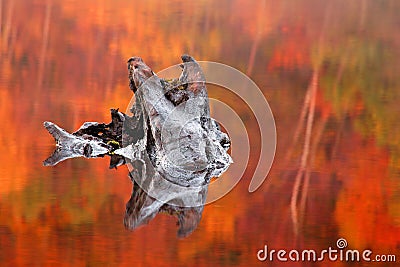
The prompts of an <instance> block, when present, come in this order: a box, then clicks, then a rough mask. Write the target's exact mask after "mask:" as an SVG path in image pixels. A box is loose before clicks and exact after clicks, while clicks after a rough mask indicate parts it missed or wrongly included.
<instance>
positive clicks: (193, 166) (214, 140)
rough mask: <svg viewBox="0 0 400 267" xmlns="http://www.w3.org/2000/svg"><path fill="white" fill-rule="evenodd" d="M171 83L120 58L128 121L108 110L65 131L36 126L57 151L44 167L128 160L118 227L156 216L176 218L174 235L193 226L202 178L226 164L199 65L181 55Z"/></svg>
mask: <svg viewBox="0 0 400 267" xmlns="http://www.w3.org/2000/svg"><path fill="white" fill-rule="evenodd" d="M182 62H183V63H182V64H181V67H182V74H181V76H180V77H179V78H175V79H171V80H167V79H161V78H159V77H158V76H157V75H156V74H155V73H154V72H153V71H152V70H151V69H150V68H149V67H148V66H147V65H146V64H145V63H144V62H143V60H142V59H141V58H139V57H132V58H130V59H129V60H128V62H127V63H128V73H129V75H128V77H129V87H130V89H131V90H132V91H133V92H134V93H135V103H134V105H133V107H132V108H131V111H132V114H133V116H128V115H126V114H124V113H122V112H119V111H118V110H116V109H112V110H111V118H112V120H111V122H110V123H108V124H104V123H97V122H87V123H84V124H83V125H82V126H81V127H80V128H79V129H78V130H77V131H76V132H74V133H72V134H70V133H67V132H66V131H65V130H63V129H62V128H60V127H58V126H57V125H55V124H54V123H51V122H45V123H44V126H45V127H46V129H47V130H48V131H49V132H50V134H52V135H53V137H54V138H55V140H56V144H57V149H56V151H55V152H54V153H53V155H52V156H51V157H49V158H48V159H47V160H45V161H44V165H46V166H53V165H55V164H57V163H59V162H61V161H63V160H65V159H67V158H73V157H87V158H91V157H102V156H105V155H108V156H111V161H110V168H112V167H116V166H119V165H121V164H125V163H129V165H130V166H132V169H131V171H130V178H131V180H132V183H133V185H134V186H133V191H132V197H131V199H130V200H129V202H128V203H127V207H126V214H125V219H124V223H125V226H126V227H127V228H128V229H135V228H136V227H138V226H140V225H142V224H144V223H147V222H148V221H149V220H151V219H152V218H153V217H154V216H155V215H156V214H157V213H158V212H167V213H169V214H171V215H175V216H177V217H178V222H179V225H180V230H179V231H178V235H179V236H186V235H187V234H189V233H191V232H192V231H193V230H194V229H195V228H196V227H197V224H198V222H199V221H200V218H201V213H202V210H203V206H204V203H205V199H206V194H207V189H208V184H209V181H210V179H211V178H212V177H218V176H220V175H221V174H222V173H223V172H224V171H225V170H226V169H227V168H228V167H229V165H230V164H231V162H232V159H231V157H230V156H229V154H228V153H227V150H228V148H229V146H230V141H229V138H228V136H227V135H226V134H225V133H223V132H221V131H220V128H219V126H218V123H217V122H216V121H214V120H213V119H212V118H211V117H210V109H209V100H208V95H207V89H206V86H205V77H204V75H203V72H202V70H201V68H200V66H199V64H198V63H197V62H196V61H195V60H194V59H193V58H192V57H191V56H188V55H183V56H182Z"/></svg>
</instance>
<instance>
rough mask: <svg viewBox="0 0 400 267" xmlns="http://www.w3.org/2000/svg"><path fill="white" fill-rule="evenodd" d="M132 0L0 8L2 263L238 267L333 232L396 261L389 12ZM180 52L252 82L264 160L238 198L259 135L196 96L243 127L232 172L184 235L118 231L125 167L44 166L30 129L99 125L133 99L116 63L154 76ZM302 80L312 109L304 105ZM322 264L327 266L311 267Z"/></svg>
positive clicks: (43, 152) (38, 134) (399, 134)
mask: <svg viewBox="0 0 400 267" xmlns="http://www.w3.org/2000/svg"><path fill="white" fill-rule="evenodd" d="M131 2H132V1H131ZM131 2H129V3H127V2H126V1H122V0H117V1H106V0H98V1H94V0H83V1H75V0H62V1H51V0H46V1H34V0H0V6H1V12H0V14H1V16H0V23H1V29H0V36H1V39H0V43H1V47H0V52H1V61H0V68H1V75H0V118H1V122H2V126H3V128H2V131H1V132H0V145H1V147H2V152H3V153H1V155H0V162H1V165H0V248H1V249H0V261H1V263H2V264H3V263H4V264H5V265H10V266H12V265H16V266H17V265H18V266H25V265H38V266H42V265H43V266H45V265H48V266H53V265H60V266H63V265H65V266H79V265H106V264H110V265H121V266H125V265H126V266H128V265H138V266H143V265H149V266H171V265H177V266H184V265H185V266H187V265H190V266H209V265H210V264H211V265H241V266H251V265H256V264H257V263H258V261H257V258H256V252H257V250H258V249H260V248H261V247H262V246H263V245H264V244H268V245H269V246H272V247H274V248H288V249H291V248H314V249H318V250H319V249H324V248H327V247H328V246H334V245H335V242H336V240H337V239H338V238H339V237H344V238H346V239H347V241H348V243H349V246H350V247H351V248H358V249H365V248H370V249H372V250H373V251H374V252H376V253H392V254H396V253H397V254H398V255H400V250H399V247H400V212H399V210H400V209H399V204H398V203H400V184H399V181H398V180H399V177H400V175H399V173H400V168H399V167H400V164H399V159H400V123H399V122H398V114H399V107H398V102H399V100H400V79H399V78H398V73H399V71H400V51H399V50H398V47H400V36H399V35H398V34H395V33H396V32H398V25H399V24H400V18H399V16H398V15H397V13H396V12H397V11H398V10H399V8H400V2H399V1H396V0H386V1H372V0H362V1H352V2H349V1H344V0H338V1H329V3H326V2H324V1H317V0H308V1H306V0H300V1H289V0H287V1H272V0H271V1H269V0H268V1H267V0H264V1H253V2H251V3H249V1H242V0H234V1H227V0H223V1H218V2H215V1H198V2H183V1H182V2H181V1H153V0H151V1H141V2H139V1H137V2H132V3H131ZM184 52H189V53H190V54H192V55H193V56H194V57H195V58H197V59H199V60H210V61H218V62H223V63H225V64H228V65H231V66H233V67H236V68H238V69H240V70H242V71H243V72H246V73H249V74H251V77H252V78H253V79H254V80H255V81H256V82H257V84H258V85H259V86H260V87H261V88H262V90H263V92H264V94H265V96H266V97H267V99H268V100H269V102H270V105H271V108H272V110H273V112H274V115H275V119H276V123H277V129H278V150H277V156H276V160H275V162H274V165H273V168H272V171H271V173H270V175H269V178H268V179H269V180H268V182H265V183H264V185H263V186H262V187H261V188H260V189H259V190H258V191H256V192H255V193H253V194H249V193H248V192H247V188H248V183H249V182H250V179H251V174H252V172H253V171H254V168H255V166H256V163H257V152H258V146H259V143H258V142H259V136H258V132H257V128H256V127H257V125H256V123H255V120H254V118H253V116H252V115H251V113H250V110H249V109H248V108H247V107H246V106H244V105H243V103H242V102H240V101H235V99H234V97H233V96H230V95H226V94H224V93H223V92H218V91H214V92H210V96H212V97H214V98H218V99H226V102H227V103H230V105H231V106H232V107H233V108H234V109H235V110H236V111H237V112H238V113H239V114H240V116H241V117H242V118H243V119H244V120H245V123H246V126H247V127H248V129H249V134H250V137H251V140H252V143H251V148H252V155H251V161H250V163H249V167H248V169H247V171H246V175H245V177H243V179H242V181H241V182H240V183H239V185H238V186H237V187H236V188H235V189H234V190H233V191H232V192H231V193H230V194H228V195H227V196H226V197H224V198H223V199H221V200H219V201H218V202H216V203H214V204H211V205H208V206H206V207H205V210H204V213H203V218H202V221H201V223H200V226H199V228H198V229H197V230H196V231H195V232H194V233H193V234H192V235H191V236H189V237H188V238H186V239H184V240H178V239H176V236H175V232H176V229H175V221H174V219H173V218H171V217H168V216H163V215H159V216H158V217H156V219H155V220H153V221H152V222H151V223H150V224H149V226H146V227H143V228H140V229H138V230H137V231H135V232H128V231H126V230H125V229H124V228H123V224H122V218H123V213H124V206H125V203H126V201H127V200H128V199H129V196H130V192H131V183H130V181H129V179H128V178H127V170H126V169H124V168H120V169H118V170H117V171H110V170H108V169H107V166H108V160H107V159H96V160H90V161H85V160H83V159H74V160H70V161H66V162H64V163H62V164H60V165H59V166H56V167H55V168H44V167H42V166H41V161H42V160H43V159H45V158H46V157H47V156H48V155H49V154H50V153H51V152H52V150H53V140H52V139H51V137H50V136H49V135H48V134H47V133H46V131H45V130H44V128H43V126H42V122H43V121H44V120H52V121H54V122H56V123H57V124H60V125H63V126H65V128H66V129H67V130H70V131H72V130H75V129H76V128H77V127H78V126H80V125H81V124H82V123H83V122H84V121H108V120H109V111H108V109H109V108H111V107H120V108H121V109H124V108H125V107H126V106H127V104H128V102H129V99H130V97H131V92H130V91H129V89H128V83H127V73H126V67H125V64H124V62H125V60H126V59H127V58H128V57H130V56H132V55H140V56H142V57H143V58H144V59H145V61H146V63H147V64H148V65H150V66H152V68H153V69H154V70H156V71H157V70H161V69H163V68H164V67H167V66H169V65H171V64H176V63H178V58H179V56H180V54H182V53H184ZM312 77H314V78H315V79H316V80H315V84H314V86H315V87H314V89H315V94H314V98H313V97H311V99H314V105H311V103H312V102H313V101H312V100H311V102H310V103H308V104H307V103H306V102H304V99H305V98H306V97H305V96H306V95H307V92H310V95H313V94H312V92H314V91H313V90H312V88H313V83H312ZM310 88H311V89H310ZM304 107H305V109H306V110H308V112H310V111H311V110H313V114H314V116H313V119H312V120H311V119H310V121H312V127H311V128H310V129H311V131H310V133H311V137H310V138H309V139H307V136H306V132H307V127H309V126H307V123H306V122H307V118H308V115H306V118H305V120H304V121H301V120H299V117H300V115H301V110H302V109H303V108H304ZM307 114H310V113H307ZM298 126H299V127H298ZM296 128H299V129H300V131H299V138H298V140H297V141H296V142H293V141H292V140H293V136H294V134H295V132H296ZM307 140H308V141H307ZM305 143H309V146H308V149H307V151H306V152H307V153H306V156H307V157H306V158H307V162H306V164H305V165H304V166H303V169H302V168H301V167H302V166H301V162H300V159H301V157H302V155H304V151H305V150H304V148H305V146H304V144H305ZM299 170H303V171H304V175H303V176H299V175H298V174H299ZM296 177H301V180H300V181H301V183H300V187H299V190H300V191H299V201H298V203H297V204H298V206H297V209H296V210H297V212H298V220H297V223H296V225H297V229H294V223H293V218H292V217H293V213H292V211H291V206H290V203H291V195H292V193H293V190H292V189H293V186H294V185H295V182H296V181H295V180H296ZM307 177H308V178H307ZM223 178H225V179H229V177H223ZM306 181H308V185H307V186H306V184H307V182H306ZM238 200H240V201H238ZM296 230H297V235H296V234H295V233H296ZM399 257H400V256H399ZM399 260H400V259H399ZM264 264H265V263H264ZM297 264H298V265H311V263H297ZM330 264H334V265H339V263H338V262H336V263H330V262H324V263H319V265H320V266H328V265H330ZM269 265H272V266H279V265H280V264H279V262H273V263H270V264H269ZM293 265H295V264H292V265H291V266H293ZM342 265H345V264H344V263H342ZM385 266H395V264H392V265H390V264H387V265H385Z"/></svg>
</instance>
